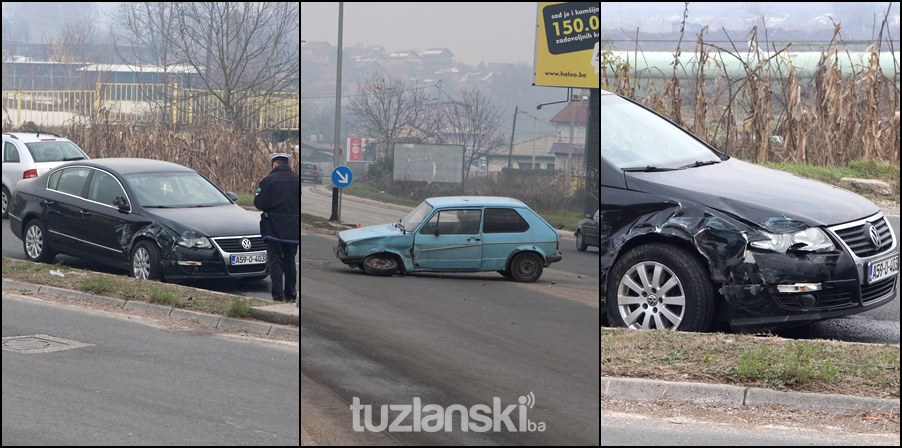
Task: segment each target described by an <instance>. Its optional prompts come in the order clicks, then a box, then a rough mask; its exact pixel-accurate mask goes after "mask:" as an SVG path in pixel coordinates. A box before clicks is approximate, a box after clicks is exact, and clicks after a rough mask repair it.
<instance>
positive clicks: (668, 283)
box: [606, 243, 714, 331]
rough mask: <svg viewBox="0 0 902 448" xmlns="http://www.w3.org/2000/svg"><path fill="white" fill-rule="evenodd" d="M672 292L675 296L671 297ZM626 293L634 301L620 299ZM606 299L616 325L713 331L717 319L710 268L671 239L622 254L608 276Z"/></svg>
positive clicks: (612, 321)
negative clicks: (672, 242) (714, 321)
mask: <svg viewBox="0 0 902 448" xmlns="http://www.w3.org/2000/svg"><path fill="white" fill-rule="evenodd" d="M643 278H644V281H643ZM642 283H644V285H643V284H642ZM637 287H638V288H641V289H642V290H641V291H637V290H636V289H635V288H637ZM662 287H663V288H662ZM675 288H678V289H676V290H675ZM665 289H666V290H665ZM668 295H671V296H673V298H674V300H673V301H670V303H668V301H667V298H668V297H667V296H668ZM621 297H630V298H631V299H630V300H629V302H632V303H624V304H621V303H620V302H619V300H620V298H621ZM676 297H682V299H676ZM606 300H607V315H608V319H609V320H610V324H611V325H612V326H615V327H629V328H633V329H640V328H663V329H668V330H680V331H708V330H709V329H710V328H711V324H712V321H713V319H714V286H713V284H712V282H711V279H710V276H709V274H708V270H707V269H706V268H705V266H704V265H703V264H702V262H701V261H700V260H699V259H698V258H697V257H695V256H693V255H692V254H691V253H690V252H688V251H686V250H684V249H681V248H679V247H677V246H674V245H670V244H660V243H653V244H647V245H644V246H639V247H636V248H633V249H631V250H629V251H628V252H627V253H625V254H624V255H623V257H621V258H620V259H618V260H617V262H615V263H614V266H613V267H612V269H611V272H610V274H609V276H608V288H607V297H606ZM681 302H682V303H681Z"/></svg>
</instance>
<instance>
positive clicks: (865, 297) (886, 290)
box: [861, 278, 896, 304]
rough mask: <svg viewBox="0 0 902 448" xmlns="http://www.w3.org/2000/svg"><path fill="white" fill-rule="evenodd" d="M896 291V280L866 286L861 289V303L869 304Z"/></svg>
mask: <svg viewBox="0 0 902 448" xmlns="http://www.w3.org/2000/svg"><path fill="white" fill-rule="evenodd" d="M895 289H896V279H895V278H893V279H892V280H884V281H882V282H877V283H874V284H873V285H864V286H862V287H861V301H862V302H864V303H865V304H867V303H868V302H870V301H872V300H876V299H879V298H881V297H885V296H886V295H887V294H890V293H892V292H893V291H894V290H895Z"/></svg>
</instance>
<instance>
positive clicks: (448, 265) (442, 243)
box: [413, 209, 482, 271]
mask: <svg viewBox="0 0 902 448" xmlns="http://www.w3.org/2000/svg"><path fill="white" fill-rule="evenodd" d="M481 220H482V210H480V209H453V210H439V211H436V212H435V213H434V214H433V215H432V216H431V217H430V218H429V221H428V222H426V224H424V225H423V226H422V228H421V229H420V231H419V232H417V234H416V236H415V237H414V242H413V263H414V268H415V269H416V270H427V271H478V270H479V269H480V268H481V266H482V233H480V227H481V225H480V223H481Z"/></svg>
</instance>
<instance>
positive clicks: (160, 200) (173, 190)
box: [125, 172, 231, 208]
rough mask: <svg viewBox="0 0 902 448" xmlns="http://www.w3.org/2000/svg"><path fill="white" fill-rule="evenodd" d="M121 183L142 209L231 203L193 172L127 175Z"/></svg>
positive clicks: (210, 205) (211, 205) (212, 205)
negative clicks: (127, 185) (131, 191)
mask: <svg viewBox="0 0 902 448" xmlns="http://www.w3.org/2000/svg"><path fill="white" fill-rule="evenodd" d="M125 180H126V181H127V182H128V184H129V185H130V186H131V188H132V190H133V191H134V192H135V194H136V195H137V197H138V200H139V201H140V204H141V205H142V206H143V207H149V208H187V207H214V206H217V205H226V204H230V203H231V201H229V199H228V198H227V197H226V196H225V195H223V194H222V192H220V191H219V190H218V189H217V188H216V187H215V186H213V184H211V183H210V181H208V180H207V179H205V178H204V177H203V176H201V175H200V174H197V173H195V172H179V173H140V174H129V175H126V176H125Z"/></svg>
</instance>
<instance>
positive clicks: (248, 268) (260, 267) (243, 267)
mask: <svg viewBox="0 0 902 448" xmlns="http://www.w3.org/2000/svg"><path fill="white" fill-rule="evenodd" d="M265 271H266V263H263V264H240V265H238V266H229V274H247V273H249V272H259V273H261V274H262V273H263V272H265Z"/></svg>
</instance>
